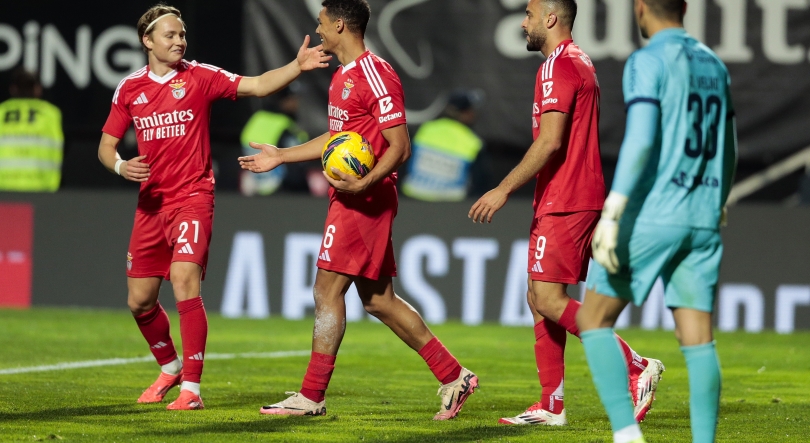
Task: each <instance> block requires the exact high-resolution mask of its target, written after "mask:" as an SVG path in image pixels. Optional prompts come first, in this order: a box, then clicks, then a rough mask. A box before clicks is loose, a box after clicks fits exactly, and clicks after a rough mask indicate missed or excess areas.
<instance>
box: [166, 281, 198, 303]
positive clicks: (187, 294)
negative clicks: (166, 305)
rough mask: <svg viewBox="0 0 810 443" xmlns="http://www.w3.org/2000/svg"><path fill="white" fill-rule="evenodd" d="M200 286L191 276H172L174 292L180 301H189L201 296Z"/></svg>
mask: <svg viewBox="0 0 810 443" xmlns="http://www.w3.org/2000/svg"><path fill="white" fill-rule="evenodd" d="M199 287H200V284H199V282H198V281H195V280H194V278H192V277H190V276H181V275H178V276H174V275H172V290H173V291H174V297H175V298H176V299H178V300H187V299H189V298H193V297H196V296H197V295H199Z"/></svg>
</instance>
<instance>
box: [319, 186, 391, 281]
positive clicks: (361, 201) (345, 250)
mask: <svg viewBox="0 0 810 443" xmlns="http://www.w3.org/2000/svg"><path fill="white" fill-rule="evenodd" d="M397 204H398V203H397V188H396V186H395V185H394V182H393V180H391V179H390V178H385V179H383V180H382V181H380V182H379V183H377V184H376V185H375V186H374V188H373V189H372V190H370V191H368V192H366V193H364V194H362V195H351V194H343V193H338V192H335V191H334V189H331V190H330V192H329V213H328V214H327V215H326V223H324V233H323V241H322V242H321V250H320V252H319V253H318V262H317V266H318V267H319V268H321V269H324V270H327V271H333V272H339V273H341V274H348V275H354V276H358V277H365V278H368V279H371V280H379V278H380V277H381V276H385V277H387V276H390V277H394V276H396V275H397V265H396V262H395V261H394V245H393V243H392V241H391V233H392V230H393V225H394V217H395V216H396V215H397Z"/></svg>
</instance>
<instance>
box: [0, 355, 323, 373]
mask: <svg viewBox="0 0 810 443" xmlns="http://www.w3.org/2000/svg"><path fill="white" fill-rule="evenodd" d="M306 355H310V351H276V352H243V353H241V354H217V353H212V354H205V359H206V360H233V359H235V358H284V357H303V356H306ZM149 361H155V357H153V356H151V355H149V356H147V357H135V358H109V359H106V360H85V361H74V362H65V363H57V364H55V365H43V366H28V367H25V368H11V369H0V375H10V374H24V373H27V372H46V371H62V370H65V369H78V368H93V367H96V366H116V365H128V364H130V363H143V362H149Z"/></svg>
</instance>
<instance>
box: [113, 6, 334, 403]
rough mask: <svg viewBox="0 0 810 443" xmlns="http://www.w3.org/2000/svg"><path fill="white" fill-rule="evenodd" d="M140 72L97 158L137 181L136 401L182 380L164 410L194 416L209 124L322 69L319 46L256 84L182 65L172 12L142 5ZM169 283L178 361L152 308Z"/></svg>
mask: <svg viewBox="0 0 810 443" xmlns="http://www.w3.org/2000/svg"><path fill="white" fill-rule="evenodd" d="M138 35H139V36H140V38H141V43H142V45H143V49H144V51H145V52H146V54H147V56H148V65H146V66H144V67H143V68H142V69H140V70H138V71H135V72H134V73H132V74H130V75H129V76H127V77H126V78H124V79H123V80H122V81H121V83H119V85H118V88H116V90H115V94H114V95H113V100H112V109H111V110H110V115H109V117H108V118H107V122H106V124H105V125H104V128H103V129H102V131H103V133H102V136H101V143H100V144H99V148H98V157H99V160H100V161H101V163H102V164H103V165H104V167H106V168H107V169H108V170H109V171H110V172H114V173H116V174H119V175H121V176H122V177H123V178H125V179H126V180H130V181H134V182H139V183H141V190H140V194H139V196H138V207H137V209H136V211H135V224H134V227H133V228H132V236H131V238H130V242H129V252H127V287H128V289H129V294H128V299H127V303H128V304H129V308H130V310H131V311H132V314H133V315H134V316H135V321H136V323H137V324H138V327H139V328H140V330H141V333H142V334H143V336H144V338H145V339H146V342H147V343H148V344H149V348H150V349H151V351H152V354H153V355H154V356H155V359H156V360H157V362H158V364H159V365H160V366H161V373H160V376H159V377H158V379H157V381H155V383H154V384H153V385H152V386H150V387H149V388H148V389H147V390H146V391H145V392H144V393H143V395H141V397H140V398H139V399H138V402H139V403H156V402H160V401H162V400H163V397H164V396H165V395H166V392H167V391H168V390H169V389H171V388H172V387H174V386H177V385H178V384H180V382H181V381H182V385H181V387H180V396H179V397H178V398H177V400H176V401H174V402H172V403H170V404H169V405H168V409H202V408H203V402H202V399H201V398H200V376H201V374H202V369H203V360H204V355H205V341H206V337H207V335H208V320H207V318H206V315H205V309H204V307H203V303H202V299H201V298H200V280H201V279H202V278H204V277H205V266H206V263H207V261H208V245H209V242H210V240H211V227H212V222H213V214H214V174H213V171H212V169H211V148H210V143H209V139H208V124H209V123H208V121H209V117H210V111H211V104H212V103H213V102H214V101H215V100H218V99H221V98H229V99H236V98H237V97H247V96H257V97H262V96H266V95H268V94H272V93H273V92H275V91H278V90H279V89H281V88H283V87H285V86H286V85H287V84H289V83H290V82H291V81H293V79H295V78H296V77H297V76H298V75H299V74H300V73H301V71H306V70H311V69H315V68H318V67H326V66H328V63H327V61H328V60H329V58H330V57H329V56H327V55H325V54H323V53H322V52H321V51H320V47H315V48H308V47H307V46H308V45H309V37H305V39H304V44H303V45H302V46H301V49H300V50H299V51H298V57H297V59H296V60H295V61H293V62H291V63H290V64H288V65H287V66H284V67H282V68H279V69H277V70H274V71H270V72H267V73H265V74H263V75H262V76H260V77H241V76H238V75H234V74H231V73H229V72H227V71H225V70H222V69H220V68H217V67H215V66H211V65H206V64H203V63H197V62H196V61H192V62H188V61H185V60H183V54H184V53H185V51H186V29H185V24H184V22H183V20H182V18H181V16H180V11H179V10H178V9H177V8H173V7H171V6H166V5H163V4H160V5H157V6H154V7H152V8H150V9H149V10H148V11H146V13H145V14H144V15H143V16H142V17H141V18H140V20H138ZM130 123H134V124H135V131H136V135H137V138H138V154H139V155H138V156H137V157H135V158H132V159H129V160H126V161H125V160H123V159H121V157H120V156H119V155H118V152H117V149H116V148H117V146H118V142H119V141H120V140H121V138H122V137H123V136H124V133H125V132H126V131H127V128H129V125H130ZM164 278H165V279H171V283H172V288H173V289H174V296H175V299H176V300H177V310H178V312H179V314H180V336H181V337H182V339H183V361H182V362H181V361H180V360H179V359H178V357H177V352H176V351H175V347H174V342H173V341H172V337H171V335H170V334H169V317H168V316H167V315H166V312H165V311H164V310H163V308H162V307H161V306H160V303H159V302H158V291H159V289H160V283H161V281H162V279H164Z"/></svg>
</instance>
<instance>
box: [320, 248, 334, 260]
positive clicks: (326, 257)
mask: <svg viewBox="0 0 810 443" xmlns="http://www.w3.org/2000/svg"><path fill="white" fill-rule="evenodd" d="M318 260H322V261H325V262H330V263H331V262H332V259H331V258H329V251H328V250H324V251H323V253H322V254H321V255H319V256H318Z"/></svg>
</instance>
